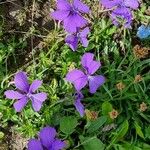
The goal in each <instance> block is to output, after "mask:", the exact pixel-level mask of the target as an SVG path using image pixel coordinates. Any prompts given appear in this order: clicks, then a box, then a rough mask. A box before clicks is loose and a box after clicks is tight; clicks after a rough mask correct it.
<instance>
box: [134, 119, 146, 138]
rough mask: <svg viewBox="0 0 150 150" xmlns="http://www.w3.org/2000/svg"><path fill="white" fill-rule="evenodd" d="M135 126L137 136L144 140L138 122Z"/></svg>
mask: <svg viewBox="0 0 150 150" xmlns="http://www.w3.org/2000/svg"><path fill="white" fill-rule="evenodd" d="M134 126H135V130H136V133H137V135H139V136H140V137H141V138H143V139H144V134H143V132H142V130H141V127H140V125H139V124H138V123H137V122H136V121H135V122H134Z"/></svg>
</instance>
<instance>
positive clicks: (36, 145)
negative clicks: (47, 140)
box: [28, 139, 44, 150]
mask: <svg viewBox="0 0 150 150" xmlns="http://www.w3.org/2000/svg"><path fill="white" fill-rule="evenodd" d="M28 150H44V149H43V147H42V144H41V142H40V141H39V140H36V139H31V140H29V143H28Z"/></svg>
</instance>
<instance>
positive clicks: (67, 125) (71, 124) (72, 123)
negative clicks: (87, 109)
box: [60, 116, 78, 135]
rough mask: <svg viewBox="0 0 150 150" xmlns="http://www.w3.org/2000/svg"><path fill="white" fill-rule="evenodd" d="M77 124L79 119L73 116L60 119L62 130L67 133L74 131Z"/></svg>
mask: <svg viewBox="0 0 150 150" xmlns="http://www.w3.org/2000/svg"><path fill="white" fill-rule="evenodd" d="M77 125H78V122H77V119H76V118H75V117H73V116H69V117H63V118H62V119H61V120H60V130H61V131H62V132H63V133H65V134H66V135H70V134H71V133H72V132H74V129H75V127H76V126H77Z"/></svg>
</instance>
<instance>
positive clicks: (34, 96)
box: [4, 71, 47, 112]
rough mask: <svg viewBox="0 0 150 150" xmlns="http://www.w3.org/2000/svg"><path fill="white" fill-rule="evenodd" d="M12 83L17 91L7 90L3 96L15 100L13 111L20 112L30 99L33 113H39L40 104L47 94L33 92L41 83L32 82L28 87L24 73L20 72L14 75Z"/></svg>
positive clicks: (38, 81)
mask: <svg viewBox="0 0 150 150" xmlns="http://www.w3.org/2000/svg"><path fill="white" fill-rule="evenodd" d="M14 83H15V86H16V88H17V89H18V91H14V90H7V91H6V92H5V93H4V94H5V96H6V98H8V99H17V101H16V102H15V103H14V108H15V110H16V111H17V112H21V110H22V109H23V108H24V107H25V105H26V104H27V103H28V101H29V99H30V100H31V101H32V107H33V109H34V111H39V110H40V109H41V106H42V103H43V102H44V101H45V100H46V98H47V94H46V93H44V92H41V93H35V91H36V90H37V89H38V88H39V87H40V86H41V84H42V81H40V80H34V81H33V82H32V84H31V85H29V83H28V80H27V76H26V73H25V72H22V71H21V72H18V73H17V74H16V75H15V78H14Z"/></svg>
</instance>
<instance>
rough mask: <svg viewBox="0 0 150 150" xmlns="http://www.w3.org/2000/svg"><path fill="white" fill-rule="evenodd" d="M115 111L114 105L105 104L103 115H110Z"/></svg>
mask: <svg viewBox="0 0 150 150" xmlns="http://www.w3.org/2000/svg"><path fill="white" fill-rule="evenodd" d="M112 109H113V107H112V105H111V104H110V103H109V102H104V103H103V104H102V114H103V115H108V113H109V112H111V111H112Z"/></svg>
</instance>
